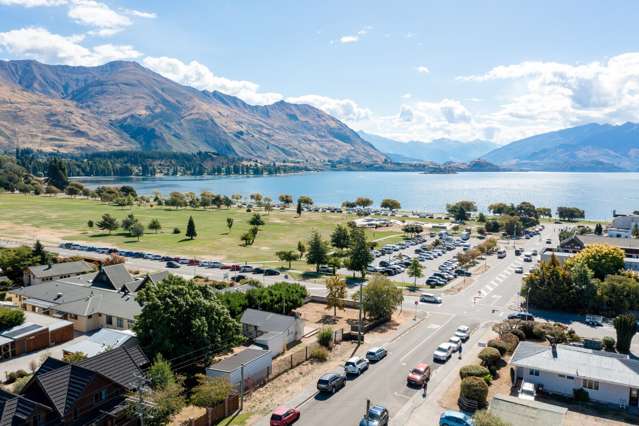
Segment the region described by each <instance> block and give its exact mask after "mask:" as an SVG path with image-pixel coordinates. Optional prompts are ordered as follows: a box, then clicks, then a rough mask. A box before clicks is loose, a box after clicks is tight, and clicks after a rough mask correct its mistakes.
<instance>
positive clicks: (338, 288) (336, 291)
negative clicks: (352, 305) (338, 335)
mask: <svg viewBox="0 0 639 426" xmlns="http://www.w3.org/2000/svg"><path fill="white" fill-rule="evenodd" d="M326 290H327V291H328V294H327V295H326V309H330V308H333V317H334V318H337V308H339V309H344V299H346V281H344V280H343V279H341V278H340V277H338V276H332V277H328V278H327V279H326Z"/></svg>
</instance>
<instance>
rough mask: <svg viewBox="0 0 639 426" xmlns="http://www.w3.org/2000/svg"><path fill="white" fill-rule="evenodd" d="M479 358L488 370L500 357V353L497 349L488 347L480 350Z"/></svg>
mask: <svg viewBox="0 0 639 426" xmlns="http://www.w3.org/2000/svg"><path fill="white" fill-rule="evenodd" d="M479 359H481V361H482V363H483V364H484V365H485V366H486V367H487V368H488V369H489V370H490V368H491V367H494V366H495V364H497V362H498V361H499V360H500V359H501V355H500V354H499V351H498V350H497V349H495V348H491V347H488V348H484V349H482V350H481V352H480V353H479Z"/></svg>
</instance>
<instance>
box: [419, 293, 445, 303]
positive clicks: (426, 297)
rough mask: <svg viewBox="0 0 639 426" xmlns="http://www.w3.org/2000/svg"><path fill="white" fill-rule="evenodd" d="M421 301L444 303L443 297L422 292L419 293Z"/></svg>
mask: <svg viewBox="0 0 639 426" xmlns="http://www.w3.org/2000/svg"><path fill="white" fill-rule="evenodd" d="M419 301H420V302H422V303H442V298H441V297H439V296H437V295H435V294H432V293H422V294H420V295H419Z"/></svg>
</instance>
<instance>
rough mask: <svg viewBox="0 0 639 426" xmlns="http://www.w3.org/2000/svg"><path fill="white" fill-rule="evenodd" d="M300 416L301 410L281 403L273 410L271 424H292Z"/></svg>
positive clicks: (283, 425) (286, 425)
mask: <svg viewBox="0 0 639 426" xmlns="http://www.w3.org/2000/svg"><path fill="white" fill-rule="evenodd" d="M299 418H300V412H299V411H298V410H296V409H295V408H288V407H285V406H283V405H281V406H279V407H277V408H276V409H275V410H273V414H271V426H288V425H292V424H293V423H295V422H296V421H297V420H298V419H299Z"/></svg>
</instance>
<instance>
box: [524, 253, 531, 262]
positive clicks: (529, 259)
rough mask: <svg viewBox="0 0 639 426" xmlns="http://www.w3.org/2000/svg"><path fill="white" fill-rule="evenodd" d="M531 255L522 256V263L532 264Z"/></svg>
mask: <svg viewBox="0 0 639 426" xmlns="http://www.w3.org/2000/svg"><path fill="white" fill-rule="evenodd" d="M532 261H533V259H532V254H525V255H524V262H532Z"/></svg>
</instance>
